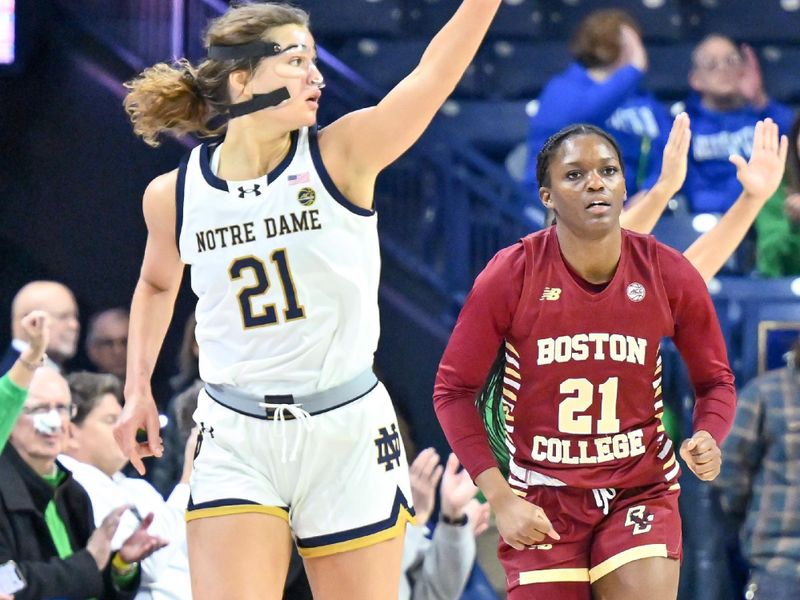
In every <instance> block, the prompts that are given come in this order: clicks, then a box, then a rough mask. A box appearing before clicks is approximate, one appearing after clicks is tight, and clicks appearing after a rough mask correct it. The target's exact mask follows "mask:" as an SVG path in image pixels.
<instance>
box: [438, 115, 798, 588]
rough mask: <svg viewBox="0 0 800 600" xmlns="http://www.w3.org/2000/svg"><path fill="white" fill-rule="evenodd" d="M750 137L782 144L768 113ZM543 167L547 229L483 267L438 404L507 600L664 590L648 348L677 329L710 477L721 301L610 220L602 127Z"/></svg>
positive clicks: (546, 155)
mask: <svg viewBox="0 0 800 600" xmlns="http://www.w3.org/2000/svg"><path fill="white" fill-rule="evenodd" d="M754 146H755V147H756V148H757V149H758V150H759V151H761V152H764V153H769V154H775V155H776V156H785V146H786V141H785V140H781V141H780V143H779V142H778V135H777V130H776V129H775V128H774V124H771V123H766V124H762V126H761V127H760V129H759V130H758V131H757V133H756V136H755V139H754ZM754 153H755V150H754ZM737 167H740V179H741V176H744V177H745V178H748V177H750V178H754V177H757V176H758V175H759V173H758V172H757V170H756V169H755V168H753V169H752V170H751V171H749V172H748V170H747V169H748V165H747V164H743V165H738V164H737ZM537 171H538V173H537V178H538V180H539V181H540V182H541V185H542V187H541V188H540V197H541V199H542V201H543V203H544V204H545V206H547V207H548V208H552V209H553V210H554V211H555V213H556V218H557V221H556V225H554V226H553V227H550V228H548V229H545V230H543V231H540V232H537V233H534V234H532V235H529V236H527V237H526V238H524V239H523V240H521V241H520V242H518V243H517V244H515V245H513V246H511V247H509V248H506V249H504V250H502V251H500V252H499V253H498V254H497V255H496V256H495V258H494V259H493V260H492V261H491V262H490V263H489V265H488V266H487V267H486V269H485V270H484V271H483V273H481V275H480V276H479V277H478V278H477V280H476V282H475V285H474V287H473V290H472V292H471V293H470V295H469V296H468V298H467V300H466V302H465V305H464V308H463V310H462V312H461V315H460V316H459V319H458V322H457V324H456V326H455V329H454V330H453V334H452V336H451V338H450V342H449V344H448V347H447V349H446V350H445V353H444V356H443V358H442V362H441V365H440V367H439V372H438V375H437V380H436V387H435V390H434V403H435V407H436V411H437V415H438V417H439V420H440V422H441V424H442V427H443V429H444V431H445V434H446V435H447V438H448V441H449V442H450V445H451V446H452V448H453V449H454V451H455V452H456V454H457V455H458V457H459V459H460V460H461V462H462V464H464V466H465V467H466V469H467V470H468V471H469V473H470V475H471V476H472V477H473V479H474V480H475V482H476V483H477V484H478V486H479V487H480V488H481V489H482V490H483V492H484V494H485V495H486V497H487V498H488V499H489V502H490V503H491V505H492V507H493V509H494V511H495V513H496V515H497V526H498V529H499V532H500V534H501V541H500V550H499V554H500V560H501V562H502V563H503V566H504V568H505V570H506V574H507V585H508V591H509V598H511V599H512V600H518V599H521V598H542V599H547V598H558V599H559V600H587V599H590V598H592V597H594V598H596V599H612V598H613V599H614V600H634V599H637V600H639V599H641V598H644V597H647V598H648V599H649V600H662V599H664V600H666V599H674V598H675V597H676V595H677V589H678V574H679V559H680V557H681V524H680V515H679V513H678V495H679V489H680V486H679V484H678V477H679V475H680V468H679V466H678V464H677V462H676V457H675V451H674V449H673V447H672V443H671V441H670V440H669V438H668V437H667V436H666V434H665V432H664V427H663V425H662V423H661V416H662V411H663V402H662V399H661V385H660V383H661V381H660V378H661V358H660V353H659V344H660V341H661V339H662V338H663V337H672V338H673V340H674V342H675V344H676V346H677V347H678V349H679V350H680V352H681V354H682V356H683V358H684V360H685V362H686V363H687V365H688V367H689V374H690V377H691V380H692V384H693V386H694V389H695V392H696V409H695V415H694V423H693V426H694V435H693V436H692V438H690V439H689V440H686V441H685V442H684V444H683V445H682V447H681V456H682V458H683V459H684V460H685V462H686V464H687V466H688V467H689V468H690V469H691V470H692V471H693V472H694V473H695V474H696V475H697V476H698V477H699V478H700V479H703V480H711V479H714V478H715V477H716V476H717V474H718V473H719V468H720V464H721V454H720V451H719V447H718V446H719V444H721V442H722V439H723V438H724V436H725V435H726V434H727V432H728V430H729V429H730V426H731V422H732V420H733V413H734V407H735V391H734V386H733V375H732V373H731V371H730V368H729V366H728V362H727V357H726V352H725V345H724V342H723V339H722V335H721V332H720V328H719V324H718V322H717V318H716V315H715V313H714V308H713V305H712V303H711V300H710V298H709V296H708V293H707V291H706V287H705V284H704V282H703V279H702V277H701V276H700V275H699V274H698V272H697V271H696V270H695V268H694V267H692V265H691V264H690V263H689V262H688V261H687V260H686V259H685V258H684V257H683V256H682V255H681V254H680V253H678V252H677V251H675V250H673V249H671V248H669V247H667V246H664V245H662V244H660V243H658V242H657V241H656V240H655V239H654V238H652V237H650V236H644V235H639V234H635V233H631V232H629V231H626V230H623V229H621V227H620V224H619V215H620V212H621V210H622V204H623V201H624V199H625V180H624V174H623V172H622V165H621V161H620V156H619V150H618V148H617V146H616V143H615V142H614V141H613V139H611V138H610V137H609V136H608V135H607V134H606V133H605V132H603V131H602V130H600V129H598V128H595V127H592V126H587V125H577V126H571V127H568V128H566V129H564V130H562V131H561V132H559V133H557V134H556V135H554V136H553V137H552V138H550V140H548V142H547V143H546V144H545V146H544V147H543V149H542V151H541V153H540V155H539V159H538V165H537ZM761 174H762V175H763V173H761ZM764 179H765V180H766V179H769V177H764ZM744 183H745V181H743V184H744ZM745 187H747V185H745ZM498 348H500V353H499V354H498ZM493 362H494V367H493V366H492V365H493ZM496 367H499V368H500V369H502V371H500V372H499V373H497V372H495V373H494V374H492V373H491V370H492V368H496ZM487 372H489V374H490V376H489V378H488V380H491V379H492V375H494V380H495V381H497V382H499V384H498V385H497V386H496V388H495V389H497V390H498V393H500V394H502V403H501V404H500V406H502V408H503V411H504V413H505V428H506V432H507V436H506V443H507V445H508V446H509V450H510V451H511V461H510V464H509V471H510V476H509V478H508V481H506V479H505V478H504V477H503V476H502V475H501V473H500V470H499V469H498V468H497V463H496V461H495V458H494V456H493V454H492V451H491V449H490V446H489V444H488V442H487V436H486V430H485V429H484V424H483V420H482V418H481V415H480V414H479V412H478V411H476V410H475V397H476V393H477V392H478V391H479V390H480V389H481V388H482V386H483V385H484V383H485V382H486V381H487Z"/></svg>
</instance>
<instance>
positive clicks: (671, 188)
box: [658, 112, 692, 197]
mask: <svg viewBox="0 0 800 600" xmlns="http://www.w3.org/2000/svg"><path fill="white" fill-rule="evenodd" d="M690 125H691V123H690V121H689V115H687V114H686V113H685V112H682V113H680V114H679V115H678V116H677V117H675V120H674V121H673V122H672V129H670V131H669V138H668V139H667V145H666V146H664V157H663V158H662V159H661V174H660V175H659V176H658V183H659V184H661V185H663V186H664V190H665V192H666V193H667V194H668V195H669V196H670V197H672V196H674V195H675V194H677V193H678V190H680V189H681V188H682V187H683V182H684V181H685V180H686V167H687V164H688V162H689V145H690V143H691V141H692V130H691V129H690Z"/></svg>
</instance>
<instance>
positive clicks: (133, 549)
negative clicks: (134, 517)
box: [119, 513, 169, 563]
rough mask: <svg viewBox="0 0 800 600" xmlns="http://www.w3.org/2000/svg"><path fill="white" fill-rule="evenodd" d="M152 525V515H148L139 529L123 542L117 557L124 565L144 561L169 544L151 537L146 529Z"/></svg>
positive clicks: (153, 536) (161, 539)
mask: <svg viewBox="0 0 800 600" xmlns="http://www.w3.org/2000/svg"><path fill="white" fill-rule="evenodd" d="M152 523H153V513H149V514H148V515H147V516H146V517H145V518H144V519H142V522H141V523H139V527H137V528H136V530H135V531H134V532H133V533H132V534H131V535H130V537H129V538H128V539H127V540H125V542H124V543H123V544H122V547H121V548H120V549H119V556H120V558H122V560H124V561H125V562H126V563H135V562H139V561H140V560H144V559H145V558H147V557H148V556H150V555H151V554H152V553H153V552H155V551H156V550H160V549H161V548H163V547H164V546H166V545H167V544H168V543H169V542H168V541H167V540H165V539H163V538H160V537H158V536H155V535H151V534H150V533H149V532H148V531H147V528H148V527H150V525H151V524H152Z"/></svg>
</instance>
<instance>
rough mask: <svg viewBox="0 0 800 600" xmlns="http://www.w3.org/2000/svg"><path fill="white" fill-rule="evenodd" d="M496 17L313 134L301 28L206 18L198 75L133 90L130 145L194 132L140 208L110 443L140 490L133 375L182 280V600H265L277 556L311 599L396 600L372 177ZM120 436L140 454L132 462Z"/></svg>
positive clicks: (440, 43) (318, 79)
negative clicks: (296, 562) (187, 572)
mask: <svg viewBox="0 0 800 600" xmlns="http://www.w3.org/2000/svg"><path fill="white" fill-rule="evenodd" d="M500 2H501V0H464V1H463V2H462V4H461V6H460V7H459V9H458V10H457V12H456V13H455V15H454V16H453V17H452V18H451V20H450V21H449V22H448V23H447V24H446V25H445V26H444V27H443V28H442V30H441V31H440V32H439V33H438V34H437V35H436V36H435V37H434V39H433V40H432V41H431V43H430V45H429V46H428V49H427V50H426V52H425V54H424V55H423V56H422V58H421V60H420V63H419V65H418V66H417V68H416V69H414V71H413V72H412V73H411V74H410V75H409V76H408V77H406V78H405V79H404V80H403V81H402V82H401V83H400V84H398V85H397V87H395V88H394V89H393V90H392V91H391V92H389V94H388V95H387V96H386V97H385V98H384V99H383V100H382V101H381V102H380V103H379V104H378V105H377V106H373V107H370V108H367V109H364V110H359V111H356V112H353V113H351V114H348V115H346V116H344V117H342V118H341V119H339V120H337V121H336V122H335V123H333V124H331V125H329V126H327V127H325V128H324V129H322V130H319V131H317V129H316V114H317V107H318V103H319V99H320V93H321V88H322V87H323V86H322V81H323V79H322V75H321V74H320V72H319V71H318V69H317V67H316V64H315V58H316V56H315V45H314V38H313V37H312V35H311V33H310V32H309V29H308V21H307V15H306V14H305V13H304V12H303V11H301V10H299V9H296V8H293V7H289V6H286V5H280V4H248V5H244V6H240V7H237V8H232V9H230V10H229V11H228V12H227V13H226V14H224V15H223V16H222V17H220V18H218V19H216V20H215V21H213V22H212V23H211V25H210V28H209V30H208V33H207V36H206V42H207V46H208V52H209V54H208V59H207V60H205V61H203V62H202V63H201V64H200V65H199V66H197V67H195V66H192V65H190V64H189V63H188V62H186V61H181V62H180V63H178V64H176V65H174V66H170V65H166V64H159V65H156V66H154V67H152V68H150V69H147V70H145V71H144V72H143V73H142V74H141V75H140V76H139V77H137V78H136V79H134V80H133V81H131V82H129V84H128V87H129V89H130V93H129V94H128V96H127V98H126V101H125V106H126V110H127V111H128V113H129V115H130V117H131V120H132V122H133V124H134V130H135V131H136V133H138V134H139V135H141V136H142V137H143V138H144V139H145V141H147V142H149V143H151V144H152V145H156V144H157V137H158V135H159V134H160V133H162V132H164V131H167V130H171V131H173V132H176V133H199V134H201V135H203V134H210V133H212V131H211V130H210V128H209V125H208V121H209V119H210V118H212V117H215V116H218V115H223V116H227V117H228V120H227V132H226V135H225V138H224V141H223V142H221V143H216V144H213V143H212V144H202V145H201V146H199V147H198V148H195V150H193V151H192V152H191V153H190V154H189V156H188V157H186V158H185V159H184V160H183V161H182V163H181V165H180V167H179V168H178V169H176V170H174V171H171V172H169V173H167V174H165V175H162V176H160V177H157V178H156V179H155V180H153V182H152V183H151V184H150V185H149V186H148V188H147V190H146V191H145V195H144V215H145V220H146V222H147V226H148V239H147V246H146V249H145V255H144V261H143V265H142V271H141V276H140V279H139V283H138V285H137V288H136V291H135V293H134V297H133V302H132V308H131V325H130V334H129V348H128V352H129V354H128V378H127V382H126V390H125V397H126V403H125V410H124V412H123V415H122V418H121V420H120V422H119V424H118V426H117V429H116V432H115V433H116V437H117V440H118V442H119V443H120V445H121V446H122V448H123V450H124V451H125V453H126V454H127V455H128V456H129V458H130V460H131V462H132V463H133V464H134V466H135V467H136V468H137V469H138V470H139V471H140V472H143V470H144V468H143V464H142V460H141V459H142V457H144V456H149V455H156V456H159V455H160V454H161V451H162V449H161V440H160V438H159V432H158V430H159V427H158V414H157V411H156V407H155V404H154V402H153V398H152V395H151V391H150V376H151V374H152V371H153V366H154V364H155V361H156V357H157V355H158V352H159V349H160V346H161V344H162V341H163V338H164V334H165V332H166V329H167V327H168V325H169V322H170V319H171V316H172V311H173V304H174V301H175V297H176V294H177V291H178V286H179V283H180V280H181V274H182V271H183V265H184V264H189V265H190V266H191V279H192V287H193V289H194V291H195V293H196V294H197V296H198V298H199V300H198V303H197V310H196V316H197V342H198V344H199V348H200V375H201V377H202V379H203V380H204V381H205V382H206V383H207V385H206V388H205V390H204V392H203V393H201V395H200V398H199V402H198V408H197V412H196V413H195V419H196V421H197V422H198V424H199V426H200V428H201V430H202V434H203V435H202V441H201V442H200V443H199V451H198V454H197V456H196V460H195V465H194V473H193V476H192V481H191V487H192V496H191V502H190V507H189V512H188V517H187V518H188V521H189V522H188V543H189V556H190V566H191V573H192V589H193V594H194V598H195V599H196V600H203V599H214V600H218V599H219V598H236V599H237V600H243V599H251V598H252V599H254V600H255V599H258V600H264V599H270V598H280V596H281V591H282V588H283V581H284V577H285V573H286V569H287V565H288V562H289V556H290V544H291V543H292V538H294V541H295V543H296V544H297V546H298V548H299V550H300V552H301V554H302V555H303V556H304V558H305V562H306V570H307V573H308V576H309V579H310V582H311V586H312V589H313V592H314V595H315V598H322V599H329V598H342V599H345V598H346V599H348V600H354V599H362V598H363V599H364V600H376V599H377V600H381V599H389V598H396V597H397V593H398V586H399V577H400V560H401V553H402V539H403V532H404V529H405V524H406V522H408V521H409V520H410V519H411V515H412V514H413V508H412V507H411V505H410V498H411V495H410V491H409V484H408V475H407V466H406V461H405V455H404V453H403V450H402V445H401V444H400V440H399V436H398V431H397V425H396V419H395V415H394V411H393V409H392V407H391V403H390V400H389V398H388V396H387V394H386V391H385V390H384V388H383V386H382V385H381V384H380V383H379V382H378V381H377V380H376V379H375V376H374V374H373V373H372V369H371V366H372V362H373V353H374V351H375V348H376V344H377V339H378V308H377V289H378V275H379V270H380V259H379V253H378V239H377V231H376V219H377V217H376V215H375V212H374V208H373V188H374V183H375V178H376V177H377V175H378V173H379V172H380V171H381V170H382V169H384V168H385V167H386V166H388V165H389V164H391V163H392V162H393V161H394V160H395V159H397V158H398V157H399V156H400V155H401V154H402V153H403V152H405V151H406V150H407V149H408V148H409V147H410V146H411V145H412V144H413V143H414V142H415V141H416V140H417V138H418V137H419V136H420V135H421V134H422V132H423V131H424V130H425V128H426V127H427V125H428V123H429V122H430V121H431V119H432V118H433V116H434V115H435V114H436V111H437V110H438V109H439V107H440V106H441V105H442V103H443V102H444V100H445V99H446V98H447V96H448V95H449V94H450V93H451V92H452V91H453V89H454V88H455V86H456V84H457V83H458V81H459V79H460V78H461V76H462V74H463V72H464V71H465V69H466V68H467V66H468V65H469V63H470V61H471V60H472V58H473V56H474V54H475V52H476V51H477V49H478V46H479V44H480V42H481V40H482V38H483V37H484V35H485V33H486V30H487V29H488V27H489V24H490V22H491V20H492V18H493V16H494V14H495V12H496V11H497V8H498V6H499V5H500ZM138 429H144V430H146V433H147V441H146V442H144V443H137V442H136V439H135V435H136V432H137V430H138Z"/></svg>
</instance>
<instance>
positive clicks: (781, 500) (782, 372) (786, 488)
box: [714, 339, 800, 600]
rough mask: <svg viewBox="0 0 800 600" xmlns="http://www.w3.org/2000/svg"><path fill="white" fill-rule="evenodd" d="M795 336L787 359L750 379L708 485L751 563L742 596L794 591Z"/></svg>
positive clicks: (799, 517)
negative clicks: (714, 489) (718, 469)
mask: <svg viewBox="0 0 800 600" xmlns="http://www.w3.org/2000/svg"><path fill="white" fill-rule="evenodd" d="M798 358H800V339H798V340H797V341H796V342H795V344H794V346H793V349H792V352H790V359H789V364H788V366H787V367H785V368H783V369H776V370H774V371H769V372H767V373H765V374H763V375H760V376H758V377H756V378H754V379H752V380H751V381H750V382H749V383H748V384H747V385H746V386H745V387H744V389H743V390H742V391H741V392H740V394H739V399H738V405H737V408H736V420H735V422H734V425H733V430H732V431H731V433H730V435H729V436H728V438H727V439H726V440H725V442H724V444H723V447H722V452H723V456H724V457H725V460H724V461H723V463H722V472H721V473H720V476H719V477H718V478H717V480H716V481H715V482H714V485H715V486H716V487H717V488H718V490H719V493H720V500H721V503H722V508H723V510H724V512H725V513H726V515H727V516H728V517H730V519H731V521H732V523H733V525H734V527H735V528H736V529H737V530H738V531H739V532H740V539H741V544H742V553H743V555H744V557H745V559H747V561H748V562H749V563H750V567H751V574H750V581H749V583H748V585H747V588H748V592H749V593H748V595H747V598H748V600H790V599H792V600H794V599H796V598H797V597H798V590H800V371H799V370H798V366H800V364H799V362H800V361H798Z"/></svg>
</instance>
